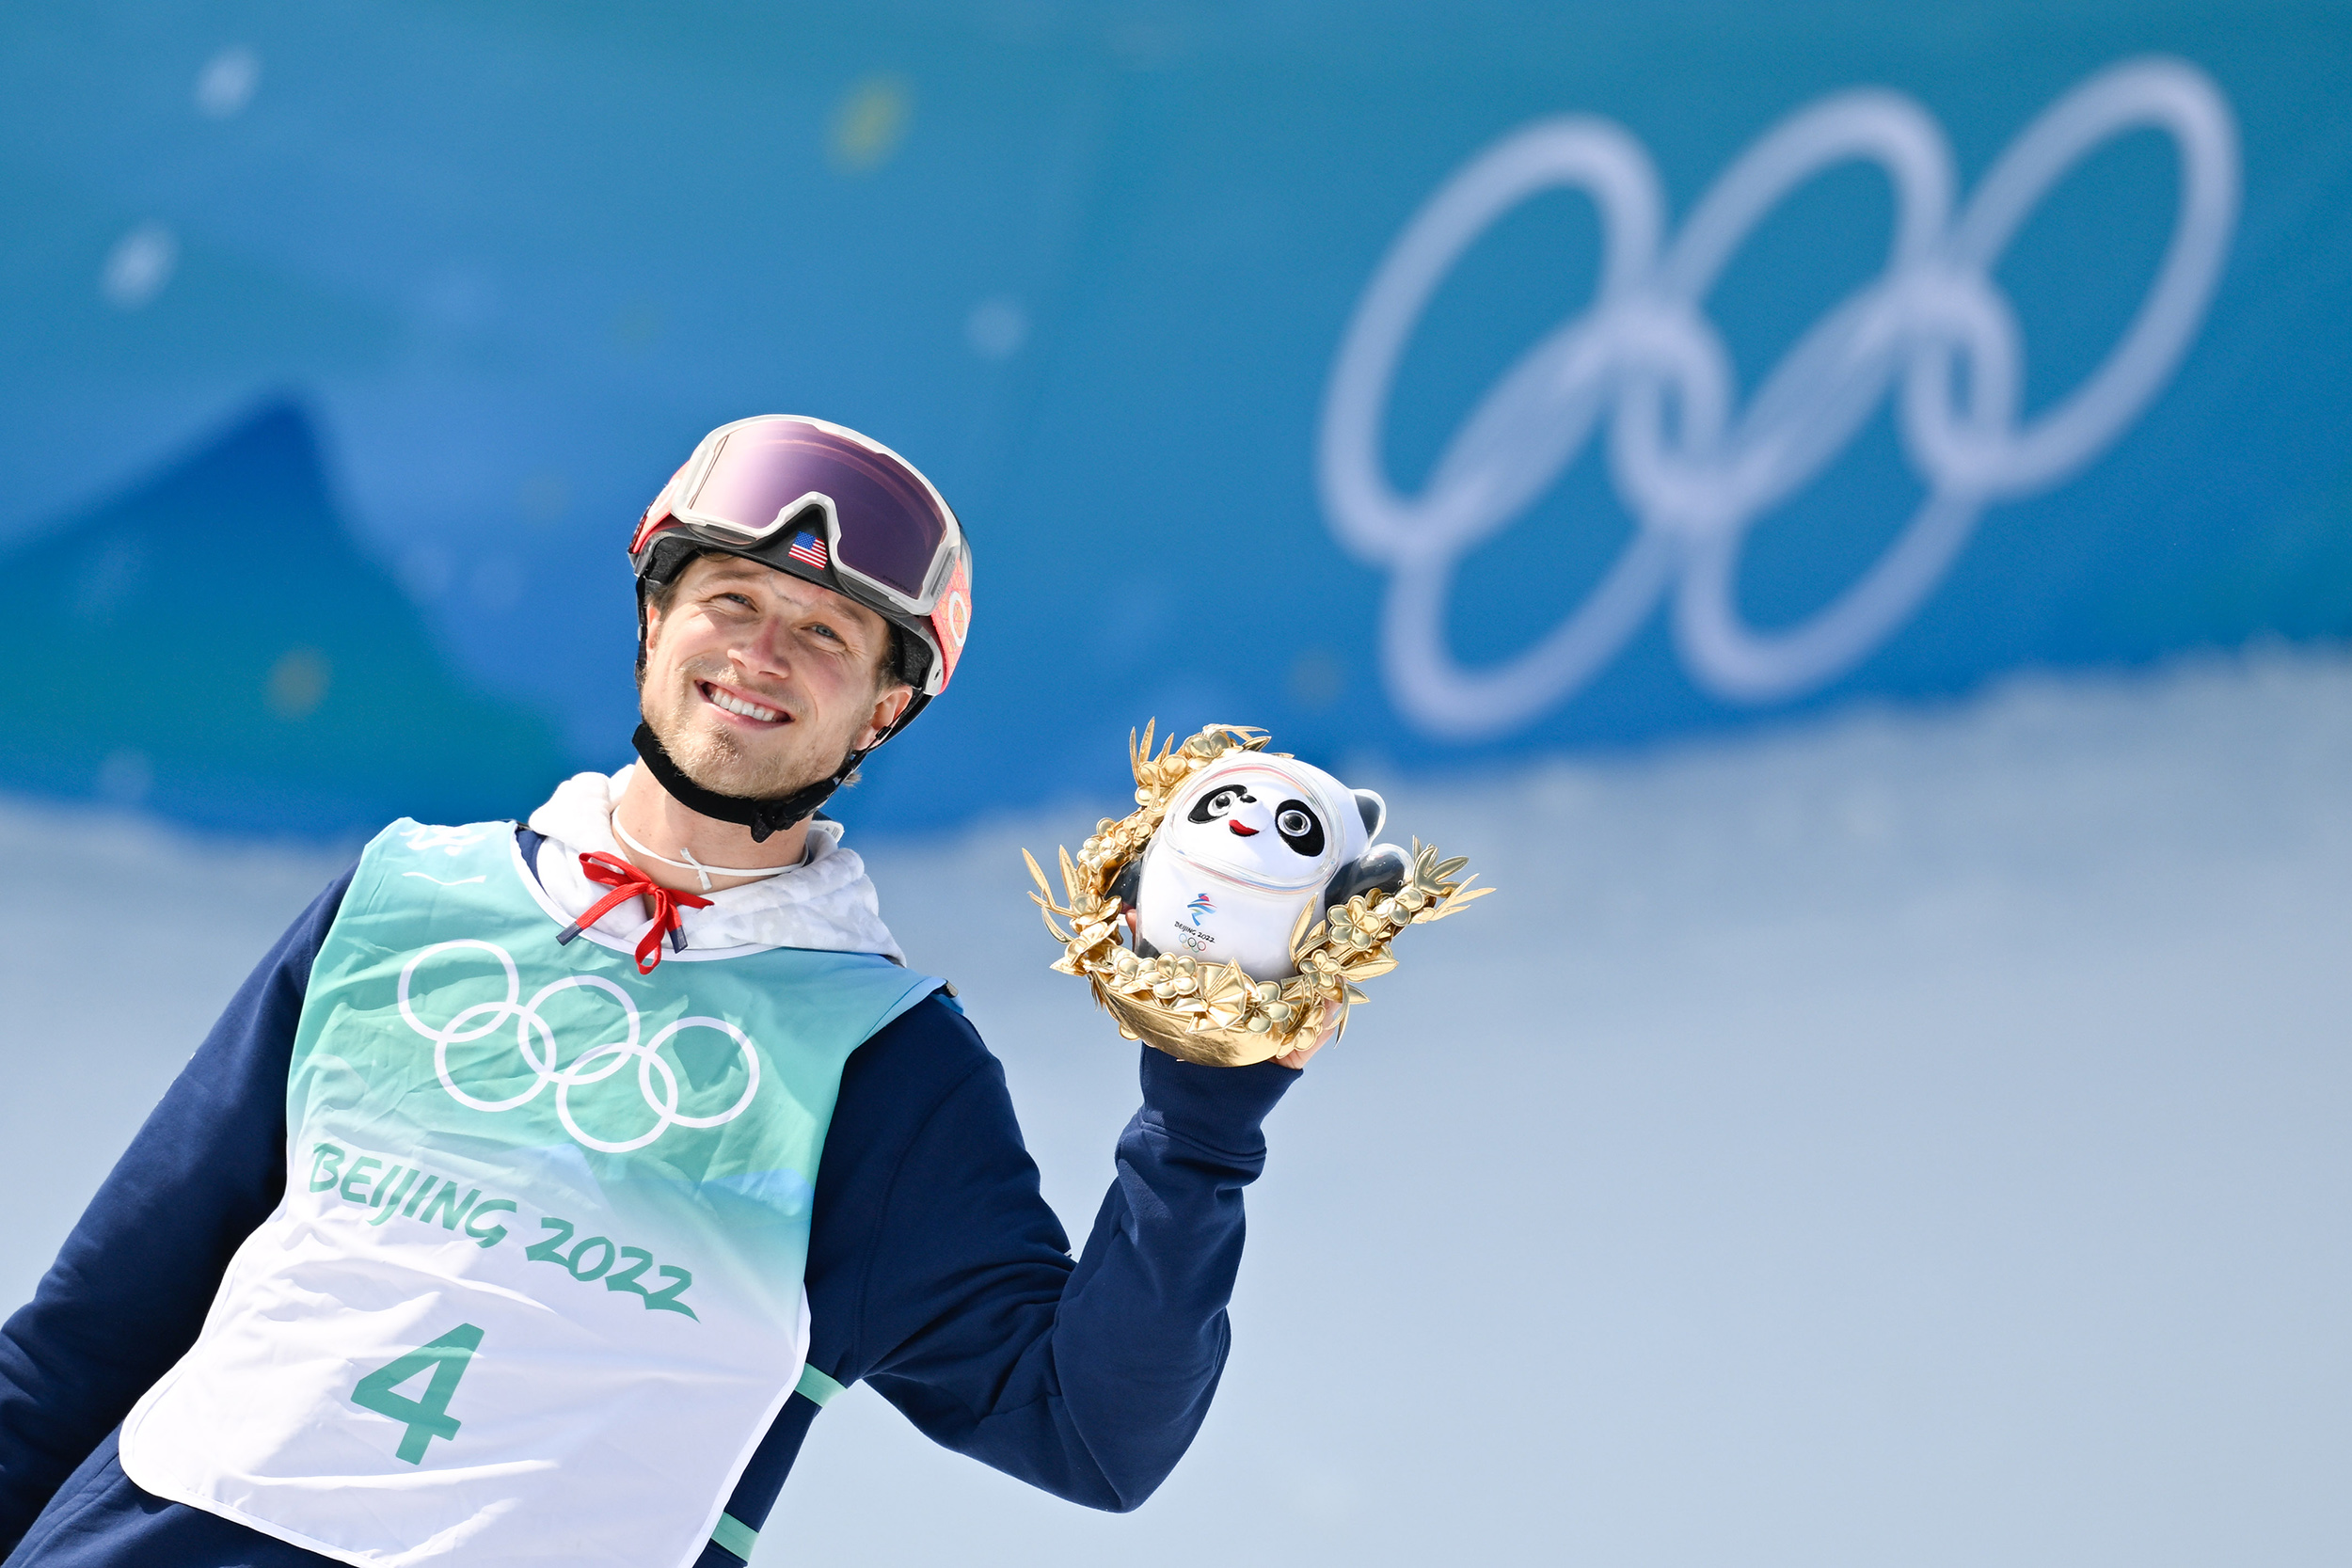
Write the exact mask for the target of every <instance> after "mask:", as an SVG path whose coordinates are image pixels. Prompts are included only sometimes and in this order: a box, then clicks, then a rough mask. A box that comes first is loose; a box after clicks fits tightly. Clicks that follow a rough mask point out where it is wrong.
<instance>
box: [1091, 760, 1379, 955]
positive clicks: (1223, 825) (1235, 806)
mask: <svg viewBox="0 0 2352 1568" xmlns="http://www.w3.org/2000/svg"><path fill="white" fill-rule="evenodd" d="M1387 816H1388V806H1387V804H1386V802H1384V801H1383V800H1381V799H1380V797H1379V796H1378V795H1376V794H1375V793H1373V792H1372V791H1371V790H1369V789H1350V788H1348V787H1347V786H1346V785H1345V784H1342V783H1340V781H1339V780H1337V779H1335V778H1333V777H1332V776H1331V775H1330V774H1328V773H1327V772H1325V771H1324V770H1323V769H1322V768H1316V767H1313V766H1312V765H1311V764H1308V763H1304V762H1300V761H1298V760H1297V759H1296V758H1295V757H1285V756H1272V755H1268V754H1267V753H1265V752H1232V753H1230V754H1228V755H1227V756H1224V757H1222V758H1220V759H1218V760H1217V761H1216V762H1214V763H1211V764H1210V765H1209V766H1208V767H1206V768H1201V769H1200V771H1199V772H1197V773H1195V774H1194V775H1193V776H1192V778H1191V779H1190V780H1189V781H1187V783H1186V784H1185V786H1184V789H1183V790H1182V791H1181V792H1180V793H1179V794H1178V795H1177V796H1176V798H1175V799H1174V800H1170V801H1169V802H1168V813H1167V815H1166V816H1164V817H1162V818H1161V821H1160V825H1159V828H1158V830H1157V831H1156V832H1153V833H1152V843H1151V846H1150V847H1149V848H1147V849H1146V850H1145V851H1144V853H1143V854H1142V855H1141V856H1139V857H1137V859H1136V861H1134V862H1133V863H1130V864H1129V865H1128V866H1127V868H1126V870H1125V871H1124V872H1123V873H1122V874H1121V876H1120V878H1119V879H1118V881H1117V882H1116V883H1114V885H1113V887H1112V889H1111V891H1112V892H1113V893H1115V894H1117V895H1118V896H1119V897H1120V899H1121V901H1122V902H1124V903H1126V904H1127V905H1129V906H1130V907H1132V908H1133V909H1134V910H1135V911H1136V941H1135V948H1136V952H1137V953H1138V954H1140V955H1141V956H1143V957H1145V958H1152V957H1155V956H1157V955H1158V954H1162V953H1168V954H1177V955H1183V956H1186V957H1189V958H1194V959H1197V960H1198V961H1199V962H1200V963H1202V964H1224V963H1232V964H1238V965H1240V967H1241V970H1242V973H1243V974H1248V976H1249V977H1250V978H1251V979H1253V980H1280V979H1284V978H1287V977H1288V976H1289V975H1291V974H1295V972H1296V969H1297V966H1296V965H1295V964H1294V963H1293V962H1292V961H1291V935H1292V933H1293V932H1294V931H1295V930H1296V929H1297V928H1298V917H1299V915H1300V913H1301V912H1302V911H1306V910H1309V909H1313V910H1315V911H1317V912H1318V913H1320V911H1323V910H1325V909H1327V908H1328V907H1330V906H1331V905H1333V904H1344V903H1346V902H1347V900H1348V899H1349V898H1351V897H1353V896H1355V895H1358V894H1368V893H1372V892H1374V891H1375V890H1377V891H1380V892H1394V891H1395V890H1396V889H1397V888H1399V887H1401V886H1403V885H1404V882H1405V879H1406V876H1407V875H1408V874H1409V873H1410V871H1411V868H1412V862H1411V858H1410V857H1409V856H1407V855H1406V852H1405V851H1404V850H1403V849H1400V848H1398V847H1396V846H1395V845H1393V844H1375V843H1373V842H1372V840H1373V838H1374V837H1375V835H1376V834H1377V833H1378V832H1380V827H1381V823H1382V822H1383V821H1384V820H1385V819H1386V817H1387Z"/></svg>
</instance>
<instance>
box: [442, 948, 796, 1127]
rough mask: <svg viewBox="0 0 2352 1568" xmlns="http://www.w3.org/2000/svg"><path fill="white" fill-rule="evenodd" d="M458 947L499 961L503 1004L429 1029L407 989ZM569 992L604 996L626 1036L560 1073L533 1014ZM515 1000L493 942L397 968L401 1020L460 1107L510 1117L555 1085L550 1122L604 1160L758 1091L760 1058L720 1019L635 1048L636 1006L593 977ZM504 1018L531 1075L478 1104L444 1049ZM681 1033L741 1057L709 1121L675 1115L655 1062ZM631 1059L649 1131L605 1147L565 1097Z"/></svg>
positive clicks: (517, 981)
mask: <svg viewBox="0 0 2352 1568" xmlns="http://www.w3.org/2000/svg"><path fill="white" fill-rule="evenodd" d="M460 947H478V948H480V949H481V950H482V951H484V952H485V953H487V954H489V955H490V956H491V957H492V958H496V959H498V961H499V966H500V967H501V969H503V970H504V971H505V972H506V999H505V1000H504V1001H503V1002H477V1003H475V1004H473V1005H472V1006H469V1007H466V1008H463V1009H462V1010H460V1011H459V1012H458V1014H457V1016H456V1017H455V1018H453V1019H451V1020H450V1021H449V1022H447V1023H445V1024H443V1025H442V1026H441V1027H439V1028H437V1029H436V1028H434V1027H432V1026H431V1025H429V1024H427V1023H426V1022H424V1021H423V1020H422V1019H421V1018H419V1017H418V1016H417V1013H416V1009H415V1008H414V1007H413V1006H410V1004H409V1000H408V992H409V985H410V982H411V981H412V980H413V978H414V977H415V975H416V973H417V966H418V965H420V964H421V963H423V962H424V961H425V960H426V959H427V958H432V957H433V956H434V955H435V954H437V953H447V952H451V951H453V950H454V949H457V948H460ZM573 986H580V987H584V988H586V989H588V990H600V991H603V992H604V993H605V994H606V995H608V996H610V997H612V1000H613V1001H615V1002H617V1003H619V1004H620V1005H621V1014H622V1017H623V1018H624V1019H625V1020H626V1021H627V1022H628V1038H627V1039H624V1040H618V1041H612V1042H609V1043H607V1044H603V1045H596V1046H591V1047H590V1048H589V1049H588V1050H586V1051H584V1052H582V1053H580V1056H579V1057H578V1058H577V1059H576V1060H575V1061H574V1062H573V1063H572V1065H571V1066H570V1067H568V1068H567V1067H564V1065H563V1063H562V1056H563V1052H562V1049H561V1048H560V1047H559V1046H558V1045H557V1043H556V1038H555V1031H554V1030H553V1029H552V1028H551V1027H549V1026H548V1022H547V1020H546V1019H544V1018H542V1017H541V1016H540V1014H539V1005H540V1004H541V1003H543V1002H545V1001H546V1000H547V999H548V997H550V996H552V995H554V994H555V993H556V992H557V991H560V990H566V989H568V988H570V987H573ZM521 994H522V981H521V978H520V976H519V975H517V974H516V970H515V960H514V959H513V958H510V957H508V956H507V952H506V949H504V948H502V947H501V946H499V945H498V943H496V942H477V941H474V940H472V939H470V938H466V939H461V940H459V941H456V942H435V943H434V944H433V945H432V946H430V947H428V948H425V949H424V950H423V951H422V952H421V953H419V954H418V955H417V956H416V957H415V958H410V959H409V960H408V962H407V964H406V965H405V967H403V968H402V970H401V972H400V1016H401V1018H402V1019H403V1020H404V1021H405V1022H406V1023H407V1025H408V1027H409V1028H411V1029H413V1030H415V1031H416V1032H417V1033H418V1034H420V1035H421V1036H423V1037H425V1038H426V1039H429V1040H431V1041H432V1042H433V1069H434V1071H435V1072H436V1073H437V1074H438V1075H439V1077H440V1080H441V1087H443V1088H445V1089H447V1090H448V1091H449V1093H450V1098H451V1099H453V1100H454V1101H457V1102H458V1103H459V1104H461V1105H468V1106H471V1107H472V1108H473V1109H474V1110H477V1111H489V1112H493V1113H496V1112H501V1111H511V1110H514V1109H515V1108H516V1106H518V1105H527V1104H529V1103H530V1102H531V1101H533V1100H535V1099H537V1098H538V1095H539V1091H540V1090H542V1089H544V1088H546V1087H547V1086H548V1085H550V1084H552V1085H555V1115H556V1117H557V1119H559V1120H560V1121H562V1122H563V1124H564V1131H565V1132H569V1133H570V1134H571V1135H572V1136H573V1137H574V1138H576V1139H578V1140H579V1141H580V1143H581V1144H583V1145H585V1146H586V1147H587V1148H594V1149H598V1150H601V1151H602V1152H604V1153H606V1154H627V1153H628V1152H629V1151H630V1150H632V1149H639V1148H644V1147H645V1146H646V1145H647V1144H649V1143H651V1142H653V1141H654V1140H655V1139H656V1138H658V1137H660V1136H661V1134H662V1133H664V1132H668V1131H669V1130H670V1129H671V1128H673V1127H695V1128H706V1127H719V1126H723V1125H724V1124H725V1123H727V1122H730V1121H733V1120H734V1119H735V1118H736V1117H739V1116H741V1115H742V1114H743V1113H744V1112H745V1111H746V1110H748V1109H749V1108H750V1107H751V1103H752V1097H753V1096H755V1095H756V1094H757V1093H758V1092H759V1053H758V1052H757V1051H756V1050H755V1049H753V1046H752V1042H751V1037H749V1036H747V1035H745V1034H744V1033H743V1031H742V1030H740V1029H738V1028H737V1027H736V1026H735V1025H734V1024H732V1023H729V1022H727V1021H726V1020H725V1019H723V1018H681V1019H679V1020H677V1021H676V1022H673V1023H670V1024H668V1025H666V1026H664V1027H663V1028H662V1030H661V1032H660V1034H657V1035H656V1036H654V1037H653V1038H652V1039H650V1040H648V1041H646V1042H645V1043H644V1044H643V1045H640V1044H639V1043H638V1038H637V1037H638V1034H639V1032H640V1029H641V1027H642V1025H641V1022H640V1021H639V1018H638V1015H637V1007H636V1005H635V1004H634V1003H632V1002H630V1001H629V999H628V992H627V991H624V990H621V988H620V987H618V986H616V985H614V984H613V983H612V981H610V980H607V979H603V978H601V977H599V976H597V975H593V974H568V975H565V976H564V978H563V979H560V980H557V981H554V982H552V983H550V984H548V985H547V986H543V987H541V988H540V990H539V992H538V994H537V995H535V996H533V997H532V999H531V1000H530V1001H529V1002H528V1003H523V1004H521V1005H519V1006H518V1005H517V1003H516V998H518V997H519V996H520V995H521ZM510 1018H511V1019H513V1020H514V1021H515V1043H516V1047H517V1048H518V1049H520V1050H521V1052H522V1055H523V1061H524V1063H525V1064H526V1065H527V1066H529V1067H530V1069H531V1070H532V1080H533V1081H532V1085H531V1087H529V1088H527V1089H525V1090H523V1091H522V1093H520V1094H516V1095H509V1096H508V1097H507V1098H505V1099H504V1100H481V1099H477V1098H476V1097H474V1096H473V1095H470V1094H468V1093H467V1092H466V1091H465V1090H464V1089H461V1088H459V1087H458V1086H457V1080H456V1079H455V1078H453V1077H452V1076H451V1074H450V1069H449V1048H450V1047H451V1046H453V1045H461V1044H463V1043H465V1042H466V1041H468V1040H478V1039H480V1038H482V1037H484V1036H485V1035H487V1034H488V1033H490V1031H491V1030H493V1029H496V1028H497V1027H499V1025H501V1024H502V1023H504V1022H506V1021H507V1020H508V1019H510ZM476 1019H479V1020H480V1022H476V1023H472V1024H471V1026H470V1027H469V1021H472V1020H476ZM686 1029H716V1030H718V1031H720V1032H721V1033H722V1034H723V1035H725V1036H726V1037H728V1038H730V1039H732V1040H734V1041H735V1043H736V1047H737V1049H739V1050H740V1051H741V1052H742V1053H743V1066H744V1070H745V1074H746V1078H745V1082H744V1085H743V1093H742V1095H741V1097H740V1098H739V1099H738V1100H737V1101H736V1102H735V1103H734V1104H732V1105H730V1106H728V1107H727V1108H726V1109H725V1110H723V1111H721V1112H720V1113H718V1114H717V1115H716V1116H707V1117H689V1116H680V1115H679V1114H678V1108H677V1106H678V1082H677V1073H676V1072H675V1070H674V1069H672V1068H671V1066H670V1064H669V1063H668V1062H667V1061H664V1060H663V1059H662V1056H661V1048H662V1046H664V1045H665V1044H667V1043H668V1042H669V1040H670V1038H671V1037H672V1036H674V1035H676V1034H677V1033H679V1032H680V1031H681V1030H686ZM534 1036H535V1037H537V1042H538V1048H536V1049H535V1048H534V1047H533V1044H532V1039H533V1037H534ZM599 1060H601V1061H602V1062H603V1065H602V1066H600V1067H592V1066H591V1064H592V1063H596V1062H598V1061H599ZM631 1061H634V1062H635V1063H636V1064H637V1092H638V1093H639V1094H641V1095H643V1096H644V1101H645V1108H646V1109H647V1110H649V1111H651V1112H652V1113H653V1114H654V1117H655V1120H654V1125H653V1129H652V1131H650V1132H644V1133H641V1134H640V1135H639V1136H637V1137H634V1138H629V1139H627V1140H625V1141H623V1142H619V1143H613V1142H609V1141H607V1140H605V1139H603V1138H599V1137H596V1136H595V1135H593V1134H592V1133H590V1132H587V1131H585V1130H584V1129H582V1128H581V1127H580V1123H578V1122H577V1121H574V1120H573V1119H572V1109H571V1091H572V1090H574V1089H576V1088H579V1087H580V1086H581V1085H587V1084H601V1083H602V1082H604V1081H605V1080H606V1079H608V1078H610V1077H612V1075H613V1074H614V1073H616V1072H618V1071H620V1070H621V1069H622V1068H623V1067H624V1066H626V1065H627V1064H628V1063H629V1062H631ZM656 1079H659V1080H660V1085H661V1087H660V1095H659V1097H657V1096H656V1094H655V1091H654V1081H655V1080H656Z"/></svg>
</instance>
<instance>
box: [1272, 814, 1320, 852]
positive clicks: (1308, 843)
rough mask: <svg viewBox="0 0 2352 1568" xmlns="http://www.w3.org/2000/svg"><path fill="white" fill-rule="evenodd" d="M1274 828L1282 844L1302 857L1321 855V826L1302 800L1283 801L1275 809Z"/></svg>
mask: <svg viewBox="0 0 2352 1568" xmlns="http://www.w3.org/2000/svg"><path fill="white" fill-rule="evenodd" d="M1274 827H1275V831H1276V832H1279V833H1280V834H1281V835H1282V842H1283V843H1285V844H1287V845H1289V846H1290V847H1292V848H1293V849H1294V850H1295V851H1297V852H1298V853H1299V854H1302V855H1309V856H1312V855H1320V854H1322V853H1323V824H1322V823H1321V822H1320V821H1318V820H1317V819H1316V817H1315V814H1314V813H1313V812H1311V811H1310V810H1308V809H1307V802H1306V801H1304V800H1285V801H1283V802H1282V803H1281V804H1280V805H1279V806H1278V807H1276V808H1275V812H1274Z"/></svg>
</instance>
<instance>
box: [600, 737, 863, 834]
mask: <svg viewBox="0 0 2352 1568" xmlns="http://www.w3.org/2000/svg"><path fill="white" fill-rule="evenodd" d="M630 739H631V742H632V743H633V744H634V745H635V746H636V748H637V754H638V755H639V756H640V757H642V758H644V764H645V766H646V767H647V768H650V769H651V770H652V772H653V776H654V778H655V779H656V781H658V782H659V783H660V785H661V787H662V788H664V789H666V790H668V791H669V792H670V794H671V795H672V797H673V798H675V800H676V801H677V803H678V804H679V805H682V806H684V807H685V808H686V809H687V810H688V811H691V812H698V813H700V814H701V815H703V816H710V817H716V818H717V819H718V820H720V821H722V822H735V823H739V824H740V825H741V826H743V827H746V828H749V829H750V830H751V831H752V842H753V843H754V844H765V843H766V842H767V841H768V839H769V837H770V835H771V834H774V833H780V832H784V831H785V830H786V829H787V828H789V827H792V826H793V825H795V824H796V823H799V822H802V821H803V820H805V819H806V818H808V817H809V816H813V815H814V814H815V813H816V810H817V808H818V806H821V805H823V804H824V803H825V801H826V800H828V799H829V798H831V796H832V795H833V792H834V790H836V789H839V788H840V787H841V785H842V784H843V782H844V781H846V780H847V779H848V778H849V776H850V774H851V773H852V772H854V771H856V769H857V765H858V764H859V763H860V762H863V761H864V760H865V759H866V752H850V754H849V755H848V756H847V757H844V758H843V759H842V761H841V766H840V768H838V769H836V770H835V771H834V776H833V777H832V778H830V779H819V780H818V781H817V782H816V783H815V784H803V785H802V786H801V787H800V788H799V789H796V790H794V791H793V792H792V793H791V794H789V795H785V796H780V797H778V798H777V799H775V800H754V799H752V798H751V797H749V796H745V795H722V794H720V793H719V792H718V791H717V790H715V789H705V788H704V787H703V786H702V785H700V784H696V783H695V782H694V781H693V780H691V779H690V778H688V777H687V776H686V770H685V769H684V768H680V767H679V766H678V765H677V764H676V762H675V761H673V760H672V758H671V756H670V753H669V752H668V751H667V750H666V749H664V748H663V746H662V744H661V739H660V736H657V735H655V734H654V733H653V728H652V726H650V725H647V724H639V725H638V726H637V733H636V735H634V736H631V737H630ZM871 749H872V748H870V747H869V748H867V750H868V751H870V750H871Z"/></svg>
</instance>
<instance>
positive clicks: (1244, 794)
mask: <svg viewBox="0 0 2352 1568" xmlns="http://www.w3.org/2000/svg"><path fill="white" fill-rule="evenodd" d="M1160 831H1161V832H1162V833H1163V834H1165V835H1167V837H1168V842H1169V847H1172V848H1173V849H1175V850H1176V852H1177V853H1179V854H1180V855H1182V856H1183V857H1184V859H1185V860H1187V861H1190V862H1191V863H1194V864H1195V865H1198V866H1200V867H1201V868H1203V869H1205V870H1214V871H1219V872H1222V873H1224V874H1225V875H1226V876H1228V877H1231V878H1232V879H1235V880H1237V881H1241V882H1245V883H1248V884H1250V885H1253V886H1258V887H1266V888H1276V887H1283V888H1287V887H1303V886H1306V885H1308V884H1310V883H1312V882H1314V881H1316V880H1318V879H1320V878H1322V877H1324V876H1327V875H1328V867H1327V866H1326V865H1325V861H1326V860H1327V850H1328V849H1329V847H1330V843H1331V839H1330V834H1329V832H1327V829H1326V826H1325V823H1324V820H1323V813H1322V810H1321V808H1320V807H1318V806H1317V805H1316V804H1315V803H1314V802H1312V801H1311V800H1307V799H1305V798H1304V796H1303V795H1302V794H1301V793H1300V792H1299V791H1298V787H1297V785H1296V784H1295V783H1294V782H1293V781H1291V780H1289V779H1286V778H1284V777H1283V776H1282V775H1281V774H1280V773H1279V772H1278V771H1276V770H1275V769H1273V768H1265V767H1263V766H1255V767H1253V766H1250V765H1248V764H1244V765H1241V766H1239V767H1236V768H1232V769H1231V770H1225V771H1221V772H1220V774H1219V776H1218V777H1217V778H1216V780H1215V781H1214V782H1213V783H1211V784H1209V787H1208V788H1207V789H1206V791H1205V792H1204V793H1202V794H1201V795H1200V796H1199V797H1198V798H1197V799H1196V800H1194V801H1193V803H1192V805H1191V807H1190V808H1189V809H1188V810H1186V811H1185V812H1184V816H1183V817H1182V818H1181V819H1180V820H1170V821H1168V822H1166V823H1164V824H1162V826H1161V830H1160Z"/></svg>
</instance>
